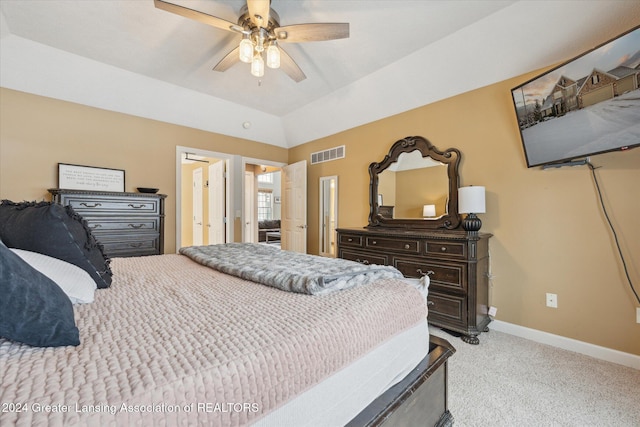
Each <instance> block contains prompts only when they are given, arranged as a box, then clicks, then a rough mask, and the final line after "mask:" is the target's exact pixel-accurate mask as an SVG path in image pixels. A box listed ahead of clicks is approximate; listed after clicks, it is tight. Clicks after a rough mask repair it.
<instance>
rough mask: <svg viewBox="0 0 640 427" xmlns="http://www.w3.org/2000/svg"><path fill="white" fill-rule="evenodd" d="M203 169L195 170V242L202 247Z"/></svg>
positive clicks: (195, 244)
mask: <svg viewBox="0 0 640 427" xmlns="http://www.w3.org/2000/svg"><path fill="white" fill-rule="evenodd" d="M202 229H203V227H202V168H197V169H194V170H193V242H192V244H193V245H194V246H199V245H202Z"/></svg>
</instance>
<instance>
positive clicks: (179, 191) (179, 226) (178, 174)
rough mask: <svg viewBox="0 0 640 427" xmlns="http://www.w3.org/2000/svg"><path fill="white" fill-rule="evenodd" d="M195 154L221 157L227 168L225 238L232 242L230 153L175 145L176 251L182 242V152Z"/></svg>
mask: <svg viewBox="0 0 640 427" xmlns="http://www.w3.org/2000/svg"><path fill="white" fill-rule="evenodd" d="M187 153H188V154H195V155H197V156H202V157H212V158H216V159H221V160H224V161H225V164H226V170H227V179H226V183H225V193H226V194H225V204H226V208H225V215H226V217H227V223H226V224H225V225H226V233H225V234H226V238H225V240H226V241H227V242H233V218H234V216H233V215H232V213H233V212H234V206H233V202H234V200H233V197H232V194H233V189H234V188H235V181H234V174H233V172H234V171H233V167H234V164H235V163H234V162H233V158H234V157H235V156H233V155H232V154H225V153H219V152H216V151H209V150H201V149H199V148H191V147H185V146H181V145H176V169H175V173H176V205H175V211H176V225H175V227H176V253H177V252H178V250H179V249H180V247H181V244H182V155H183V154H187Z"/></svg>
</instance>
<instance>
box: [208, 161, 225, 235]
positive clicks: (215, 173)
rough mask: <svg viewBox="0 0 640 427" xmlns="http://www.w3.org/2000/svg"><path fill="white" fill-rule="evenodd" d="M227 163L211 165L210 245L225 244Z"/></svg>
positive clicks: (220, 162) (219, 162) (218, 162)
mask: <svg viewBox="0 0 640 427" xmlns="http://www.w3.org/2000/svg"><path fill="white" fill-rule="evenodd" d="M224 169H225V162H224V160H220V161H217V162H215V163H213V164H211V165H209V218H208V221H209V224H208V227H209V244H210V245H217V244H220V243H224V242H225V233H224V230H225V221H224V217H225V211H226V206H225V202H224V201H225V194H224V189H225V180H224V172H225V170H224Z"/></svg>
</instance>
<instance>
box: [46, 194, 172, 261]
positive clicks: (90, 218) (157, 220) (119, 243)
mask: <svg viewBox="0 0 640 427" xmlns="http://www.w3.org/2000/svg"><path fill="white" fill-rule="evenodd" d="M49 193H51V195H52V200H53V201H54V202H56V203H59V204H61V205H65V206H66V205H71V207H72V208H73V209H74V210H75V211H76V212H77V213H78V214H80V215H81V216H82V217H83V218H84V219H85V220H86V221H87V223H88V225H89V228H90V229H91V230H92V232H93V234H94V236H95V237H96V239H97V240H98V241H99V242H100V243H101V244H102V245H103V246H104V251H105V254H106V255H107V256H108V257H132V256H143V255H158V254H162V253H163V252H164V200H165V198H166V197H167V196H166V195H164V194H147V193H114V192H98V191H83V190H63V189H57V188H54V189H50V190H49Z"/></svg>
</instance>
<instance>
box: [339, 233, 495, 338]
mask: <svg viewBox="0 0 640 427" xmlns="http://www.w3.org/2000/svg"><path fill="white" fill-rule="evenodd" d="M337 231H338V256H339V257H340V258H344V259H349V260H352V261H357V262H360V263H363V264H379V265H392V266H394V267H396V268H397V269H398V270H400V272H402V274H403V275H404V276H405V277H413V278H419V277H422V276H424V275H428V276H429V279H430V285H429V297H428V300H427V301H428V302H427V304H428V306H429V307H428V308H429V323H431V324H433V325H436V326H439V327H442V328H444V329H448V330H451V331H456V332H459V333H461V334H462V339H463V341H465V342H467V343H470V344H478V342H479V340H478V338H477V336H478V334H480V332H482V331H484V330H485V329H486V328H487V325H488V324H489V322H490V321H491V318H490V317H489V315H488V304H489V285H488V282H489V278H488V269H489V238H490V237H491V234H487V233H479V234H477V235H471V234H469V233H466V232H465V231H445V230H438V231H435V230H434V231H428V230H403V229H397V230H393V229H376V228H340V229H338V230H337Z"/></svg>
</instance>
